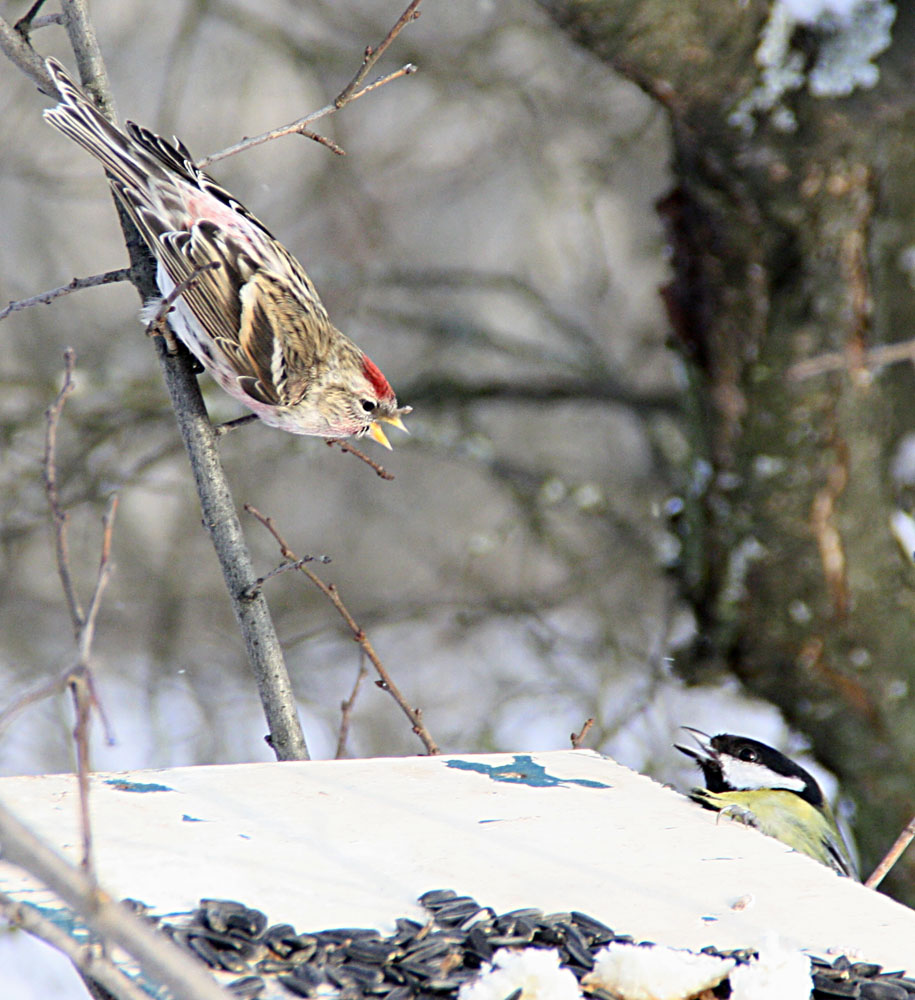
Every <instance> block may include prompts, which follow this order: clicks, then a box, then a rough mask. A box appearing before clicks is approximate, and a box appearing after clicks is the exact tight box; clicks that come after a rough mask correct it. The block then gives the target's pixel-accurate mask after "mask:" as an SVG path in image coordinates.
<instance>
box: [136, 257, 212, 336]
mask: <svg viewBox="0 0 915 1000" xmlns="http://www.w3.org/2000/svg"><path fill="white" fill-rule="evenodd" d="M220 267H222V261H221V260H211V261H208V262H207V263H206V264H201V265H200V266H199V267H195V268H194V270H193V271H191V273H190V274H189V275H188V276H187V277H186V278H183V279H182V280H181V281H179V282H178V284H177V285H175V287H174V288H173V289H172V290H171V291H170V292H169V293H168V295H166V296H165V297H164V298H163V299H162V301H161V302H160V303H159V305H158V307H157V308H156V311H155V312H154V313H153V315H152V318H151V319H150V321H149V322H148V323H147V324H146V333H147V335H148V336H150V337H161V336H164V335H165V332H166V331H165V320H166V318H167V316H168V314H169V313H170V312H171V311H172V309H174V308H175V303H176V302H177V301H178V299H180V298H181V296H182V295H183V294H184V293H185V292H186V291H187V290H188V289H189V288H193V287H194V285H196V284H197V282H198V281H199V280H200V276H201V275H202V274H204V273H205V272H206V271H215V270H216V269H217V268H220Z"/></svg>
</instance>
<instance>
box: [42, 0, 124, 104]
mask: <svg viewBox="0 0 915 1000" xmlns="http://www.w3.org/2000/svg"><path fill="white" fill-rule="evenodd" d="M60 9H61V11H62V13H63V15H64V27H65V28H66V29H67V37H68V38H69V39H70V46H71V47H72V49H73V54H74V55H75V56H76V65H77V67H78V68H79V76H80V79H81V80H82V82H83V84H84V86H85V87H86V89H87V90H88V92H89V93H90V94H91V95H92V96H93V97H94V98H95V103H96V104H97V105H98V106H99V108H100V109H101V110H102V111H103V112H104V113H105V114H106V115H107V116H108V117H109V118H112V119H114V118H115V117H116V116H115V112H114V101H113V100H112V97H111V84H110V83H109V82H108V70H107V69H106V68H105V61H104V59H102V50H101V49H100V48H99V44H98V38H96V36H95V26H94V25H93V23H92V18H91V17H90V15H89V3H88V0H60ZM52 93H53V91H52Z"/></svg>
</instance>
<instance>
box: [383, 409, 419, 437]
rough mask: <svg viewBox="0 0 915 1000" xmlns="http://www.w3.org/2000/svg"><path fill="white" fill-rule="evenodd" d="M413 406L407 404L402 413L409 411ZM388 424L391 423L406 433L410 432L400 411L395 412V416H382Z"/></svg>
mask: <svg viewBox="0 0 915 1000" xmlns="http://www.w3.org/2000/svg"><path fill="white" fill-rule="evenodd" d="M411 409H412V407H409V406H405V407H404V408H403V410H401V411H400V412H401V413H409V412H410V410H411ZM381 419H382V420H383V421H384V422H385V423H386V424H390V425H391V426H392V427H396V428H397V429H398V430H399V431H403V432H404V434H409V433H410V432H409V431H408V430H407V427H406V425H405V424H404V422H403V421H402V420H401V419H400V413H395V414H394V416H393V417H382V418H381Z"/></svg>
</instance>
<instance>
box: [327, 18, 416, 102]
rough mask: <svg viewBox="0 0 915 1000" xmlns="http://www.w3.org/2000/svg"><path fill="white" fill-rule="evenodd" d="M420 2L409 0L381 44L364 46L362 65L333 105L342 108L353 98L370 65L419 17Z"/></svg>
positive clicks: (368, 71)
mask: <svg viewBox="0 0 915 1000" xmlns="http://www.w3.org/2000/svg"><path fill="white" fill-rule="evenodd" d="M420 3H422V0H410V3H409V4H408V5H407V9H406V10H405V11H404V12H403V13H402V14H401V15H400V17H399V18H398V19H397V22H396V24H395V25H394V27H393V28H391V30H390V31H389V32H388V33H387V34H386V35H385V37H384V39H383V40H382V42H381V44H379V45H376V46H375V47H374V48H373V47H372V46H371V45H369V46H367V47H366V50H365V55H364V56H363V59H362V66H361V67H360V68H359V72H358V73H357V74H356V75H355V76H354V77H353V78H352V80H350V82H349V83H348V84H347V85H346V86H345V87H344V88H343V90H341V91H340V93H339V94H337V96H336V98H335V99H334V106H335V107H338V108H342V107H343V105H344V104H346V103H348V102H349V101H351V100H353V95H354V94H355V93H356V91H357V90H358V88H359V87H360V86H362V82H363V81H364V80H365V78H366V77H367V76H368V75H369V73H370V72H371V71H372V67H373V66H374V65H375V63H377V62H378V60H379V59H380V58H381V57H382V56H383V55H384V54H385V52H386V51H387V50H388V46H389V45H390V44H391V42H393V41H394V39H395V38H396V37H397V36H398V35H399V34H400V33H401V31H403V29H404V28H405V27H406V26H407V25H408V24H409V23H410V22H411V21H415V20H416V19H417V18H418V17H419V10H418V9H417V8H418V7H419V5H420ZM363 93H368V88H367V89H366V90H365V91H363Z"/></svg>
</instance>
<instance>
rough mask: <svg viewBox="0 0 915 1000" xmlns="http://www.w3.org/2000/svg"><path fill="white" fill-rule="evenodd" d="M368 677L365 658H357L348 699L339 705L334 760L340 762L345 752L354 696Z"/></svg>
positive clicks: (354, 701) (354, 705) (353, 706)
mask: <svg viewBox="0 0 915 1000" xmlns="http://www.w3.org/2000/svg"><path fill="white" fill-rule="evenodd" d="M368 675H369V670H368V667H367V666H366V665H365V657H364V656H360V657H359V670H358V672H357V674H356V680H355V682H354V683H353V690H352V691H350V693H349V698H347V699H346V701H343V702H341V703H340V732H339V734H338V736H337V749H336V752H335V753H334V760H340V758H341V757H342V756H343V754H344V753H345V752H346V740H347V737H348V736H349V727H350V722H351V721H352V718H353V709H354V708H355V707H356V696H357V695H358V694H359V688H360V687H362V682H363V681H364V680H365V678H366V677H368Z"/></svg>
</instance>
